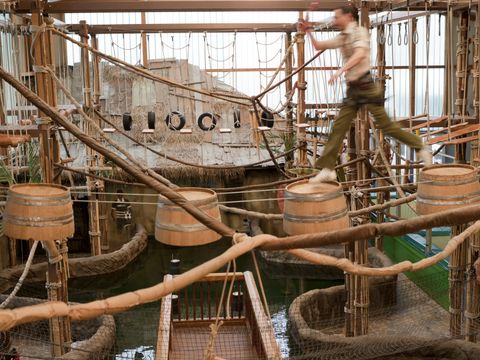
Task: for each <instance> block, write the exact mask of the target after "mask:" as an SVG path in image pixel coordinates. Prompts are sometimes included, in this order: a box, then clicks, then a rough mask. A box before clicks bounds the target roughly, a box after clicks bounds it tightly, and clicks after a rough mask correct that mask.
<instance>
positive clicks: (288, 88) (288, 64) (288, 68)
mask: <svg viewBox="0 0 480 360" xmlns="http://www.w3.org/2000/svg"><path fill="white" fill-rule="evenodd" d="M291 44H292V33H290V32H287V33H286V37H285V49H290V46H291ZM285 56H286V59H285V77H288V76H289V75H290V74H291V73H292V72H293V69H292V67H293V51H289V52H288V54H285ZM292 85H293V84H292V79H291V78H289V79H288V80H287V81H285V93H286V94H289V93H291V92H292V89H293V86H292ZM292 111H293V108H292V106H291V104H290V103H289V104H287V108H286V114H285V119H286V121H287V123H286V124H287V125H286V128H287V132H286V138H285V143H286V144H285V145H286V146H285V150H289V149H291V147H290V146H292V147H293V145H294V144H293V139H294V135H293V123H292V121H293V116H292ZM287 147H288V148H287ZM293 159H294V155H293V153H292V154H289V155H287V156H286V158H285V162H286V163H291V162H292V161H293Z"/></svg>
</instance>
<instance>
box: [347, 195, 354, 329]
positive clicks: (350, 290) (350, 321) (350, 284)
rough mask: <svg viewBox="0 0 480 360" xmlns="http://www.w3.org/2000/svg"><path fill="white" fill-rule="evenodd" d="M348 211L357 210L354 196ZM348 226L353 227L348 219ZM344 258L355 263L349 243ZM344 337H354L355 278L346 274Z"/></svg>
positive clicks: (351, 197)
mask: <svg viewBox="0 0 480 360" xmlns="http://www.w3.org/2000/svg"><path fill="white" fill-rule="evenodd" d="M349 200H350V211H355V210H356V209H357V204H356V199H355V197H354V196H352V195H350V196H349ZM350 225H351V226H352V225H353V221H352V219H350ZM345 258H347V259H348V260H350V261H351V262H352V263H354V262H355V244H352V243H350V242H347V243H345ZM345 295H346V296H345V297H346V302H345V307H344V311H345V330H344V332H345V337H352V336H354V335H355V330H354V329H355V276H354V275H353V274H350V273H348V272H346V273H345Z"/></svg>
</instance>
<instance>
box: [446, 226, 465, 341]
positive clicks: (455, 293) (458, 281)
mask: <svg viewBox="0 0 480 360" xmlns="http://www.w3.org/2000/svg"><path fill="white" fill-rule="evenodd" d="M465 229H466V226H465V225H458V226H453V227H452V237H454V236H456V235H458V234H460V233H461V232H463V231H464V230H465ZM467 249H468V239H467V240H466V241H464V242H463V243H462V244H461V245H460V246H459V247H458V248H457V249H455V251H454V252H453V254H452V256H451V257H450V262H449V264H448V279H449V287H450V288H449V299H450V335H451V336H452V337H455V338H458V337H459V336H461V334H462V326H463V321H464V317H463V315H464V314H463V291H464V287H465V280H464V274H465V271H466V270H467V264H466V260H467Z"/></svg>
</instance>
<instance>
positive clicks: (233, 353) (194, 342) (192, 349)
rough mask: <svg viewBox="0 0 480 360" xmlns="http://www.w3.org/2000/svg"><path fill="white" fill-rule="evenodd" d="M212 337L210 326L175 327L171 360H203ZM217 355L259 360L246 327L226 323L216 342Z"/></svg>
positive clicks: (231, 358)
mask: <svg viewBox="0 0 480 360" xmlns="http://www.w3.org/2000/svg"><path fill="white" fill-rule="evenodd" d="M209 336H210V328H209V327H208V324H202V325H201V326H188V327H187V326H178V325H176V324H174V325H173V332H172V337H171V339H172V344H171V349H170V357H169V359H170V360H196V359H198V360H203V359H204V358H205V350H206V348H207V344H208V341H209ZM215 355H217V356H219V357H221V358H224V359H228V360H233V359H237V360H239V359H245V360H246V359H259V356H258V355H257V353H256V351H255V349H254V348H253V345H252V336H251V333H250V330H249V329H248V328H247V326H246V325H240V324H234V325H232V324H228V323H225V324H224V325H222V326H221V327H220V330H219V332H218V334H217V338H216V340H215Z"/></svg>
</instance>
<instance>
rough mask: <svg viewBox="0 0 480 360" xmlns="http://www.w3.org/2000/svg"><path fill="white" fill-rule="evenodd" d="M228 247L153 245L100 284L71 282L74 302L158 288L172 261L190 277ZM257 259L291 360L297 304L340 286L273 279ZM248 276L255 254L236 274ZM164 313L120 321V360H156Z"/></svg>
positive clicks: (145, 311) (136, 312) (148, 311)
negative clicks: (291, 320) (291, 315)
mask: <svg viewBox="0 0 480 360" xmlns="http://www.w3.org/2000/svg"><path fill="white" fill-rule="evenodd" d="M228 247H229V243H228V242H227V240H225V239H221V240H219V241H217V242H216V243H213V244H208V245H204V246H200V247H188V248H178V247H171V246H167V245H163V244H160V243H159V242H157V241H155V240H154V239H149V243H148V246H147V248H146V250H145V251H144V252H143V253H142V254H141V255H140V256H139V257H138V258H137V259H136V260H135V261H134V262H133V263H131V264H129V265H128V266H127V267H126V268H125V269H123V270H121V271H120V272H117V273H116V274H114V275H110V276H102V277H96V278H95V279H82V280H81V281H80V280H71V281H70V283H69V288H70V291H69V293H70V299H71V300H72V301H79V302H86V301H90V300H93V299H100V298H106V297H109V296H113V295H117V294H121V293H125V292H128V291H133V290H137V289H141V288H145V287H149V286H153V285H156V284H158V283H160V282H162V281H163V277H164V275H165V274H167V273H168V272H169V266H170V259H172V258H173V257H175V258H177V259H180V260H181V271H186V270H188V269H191V268H193V267H195V266H197V265H199V264H201V263H203V262H205V261H207V260H209V259H211V258H213V257H215V256H217V255H219V254H221V253H222V252H223V251H225V250H226V249H227V248H228ZM257 259H258V262H259V265H260V268H261V276H262V280H263V284H264V287H265V292H266V296H267V300H268V304H269V309H270V312H271V316H272V322H273V326H274V330H275V336H276V338H277V342H278V343H279V345H280V347H281V351H282V354H283V355H284V356H288V353H289V339H288V333H287V314H288V307H289V305H290V304H291V302H292V301H293V299H294V298H295V297H296V296H298V295H299V294H301V293H302V292H305V291H308V290H311V289H317V288H323V287H328V286H332V285H336V284H338V283H336V282H332V281H313V280H306V279H303V278H302V275H301V274H295V273H292V272H291V271H289V272H288V274H279V272H278V271H277V272H275V273H272V271H271V270H268V271H264V269H265V266H264V265H265V264H264V263H263V262H262V260H261V258H260V256H258V255H257ZM225 270H226V267H225V268H222V269H219V272H222V271H225ZM246 270H250V271H252V272H253V273H254V274H255V268H254V265H253V260H252V256H251V254H247V255H244V256H243V257H241V258H239V259H237V271H246ZM159 312H160V301H156V302H153V303H150V304H146V305H142V306H138V307H136V308H134V309H132V310H129V311H126V312H123V313H121V314H117V315H115V321H116V325H117V340H116V354H117V356H116V358H117V359H133V356H134V354H135V352H136V351H140V352H141V353H142V354H143V355H144V358H145V359H154V349H155V344H156V338H157V327H158V320H159Z"/></svg>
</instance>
